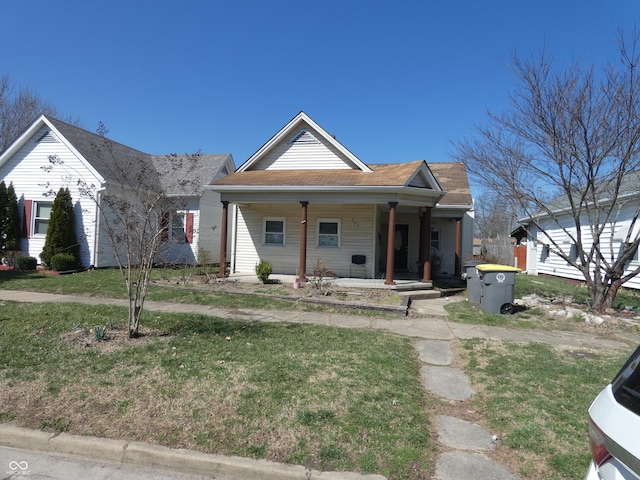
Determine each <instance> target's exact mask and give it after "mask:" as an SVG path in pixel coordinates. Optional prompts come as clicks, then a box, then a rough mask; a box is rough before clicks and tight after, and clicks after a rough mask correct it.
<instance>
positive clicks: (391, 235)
mask: <svg viewBox="0 0 640 480" xmlns="http://www.w3.org/2000/svg"><path fill="white" fill-rule="evenodd" d="M397 205H398V202H389V231H388V233H387V271H386V276H385V281H384V284H385V285H395V284H396V282H394V281H393V269H394V266H395V252H396V247H395V244H396V206H397Z"/></svg>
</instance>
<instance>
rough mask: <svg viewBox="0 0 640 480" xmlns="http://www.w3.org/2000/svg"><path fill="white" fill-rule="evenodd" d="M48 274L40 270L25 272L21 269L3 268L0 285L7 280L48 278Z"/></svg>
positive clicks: (0, 273) (0, 272)
mask: <svg viewBox="0 0 640 480" xmlns="http://www.w3.org/2000/svg"><path fill="white" fill-rule="evenodd" d="M46 277H47V275H46V274H44V273H38V272H24V271H19V270H1V271H0V285H1V284H3V283H6V282H13V281H16V280H33V279H37V278H46Z"/></svg>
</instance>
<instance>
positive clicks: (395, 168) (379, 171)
mask: <svg viewBox="0 0 640 480" xmlns="http://www.w3.org/2000/svg"><path fill="white" fill-rule="evenodd" d="M422 163H423V161H422V160H418V161H415V162H410V163H403V164H396V165H381V166H377V167H378V168H375V167H376V166H371V167H373V168H375V169H374V170H373V171H372V172H365V171H362V170H350V169H300V170H248V171H244V172H235V173H232V174H231V175H227V176H226V177H224V178H221V179H219V180H218V181H216V182H214V183H213V184H212V185H214V186H215V187H218V186H223V185H224V186H226V185H233V186H239V187H242V186H273V187H276V186H278V187H279V186H299V187H304V186H326V187H367V186H370V187H375V186H378V187H402V186H406V185H407V184H408V183H409V182H410V181H411V178H412V177H413V176H414V175H415V173H416V170H417V169H418V168H419V167H420V165H421V164H422Z"/></svg>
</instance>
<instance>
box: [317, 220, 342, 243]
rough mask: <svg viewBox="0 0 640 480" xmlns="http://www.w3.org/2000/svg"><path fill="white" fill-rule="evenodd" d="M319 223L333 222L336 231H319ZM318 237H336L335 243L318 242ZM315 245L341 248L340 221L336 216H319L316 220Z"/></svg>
mask: <svg viewBox="0 0 640 480" xmlns="http://www.w3.org/2000/svg"><path fill="white" fill-rule="evenodd" d="M321 223H335V224H336V225H337V227H338V228H337V233H335V234H330V233H320V224H321ZM320 237H331V238H334V237H335V238H337V239H338V244H337V245H322V244H321V242H320ZM316 247H318V248H341V247H342V222H341V221H340V219H338V218H319V219H318V220H317V221H316Z"/></svg>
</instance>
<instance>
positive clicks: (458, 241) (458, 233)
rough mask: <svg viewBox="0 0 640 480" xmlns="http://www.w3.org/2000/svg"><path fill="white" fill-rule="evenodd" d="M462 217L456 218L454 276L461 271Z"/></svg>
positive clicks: (457, 275) (458, 274)
mask: <svg viewBox="0 0 640 480" xmlns="http://www.w3.org/2000/svg"><path fill="white" fill-rule="evenodd" d="M461 256H462V219H461V218H456V265H455V272H454V274H455V276H456V277H459V276H460V275H461V272H462V258H461Z"/></svg>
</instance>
